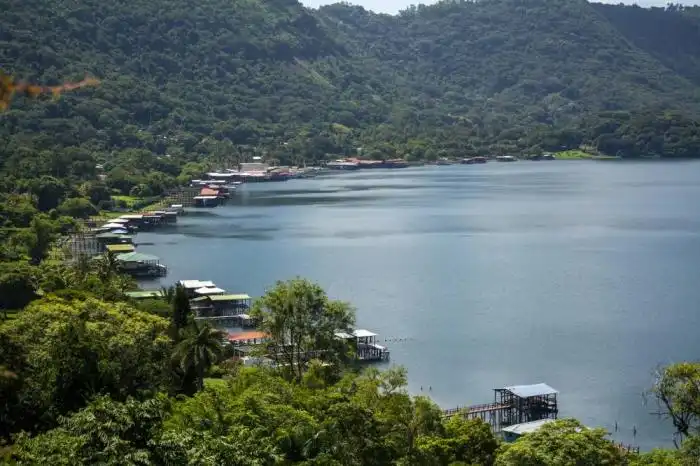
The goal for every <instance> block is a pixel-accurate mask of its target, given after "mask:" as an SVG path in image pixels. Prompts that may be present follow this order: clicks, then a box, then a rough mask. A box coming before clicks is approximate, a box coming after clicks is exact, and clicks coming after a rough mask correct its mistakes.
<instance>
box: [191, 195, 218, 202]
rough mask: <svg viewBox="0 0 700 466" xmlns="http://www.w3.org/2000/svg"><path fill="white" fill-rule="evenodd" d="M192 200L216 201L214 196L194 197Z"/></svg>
mask: <svg viewBox="0 0 700 466" xmlns="http://www.w3.org/2000/svg"><path fill="white" fill-rule="evenodd" d="M192 199H198V200H207V201H210V200H212V199H217V197H216V196H195V197H193V198H192Z"/></svg>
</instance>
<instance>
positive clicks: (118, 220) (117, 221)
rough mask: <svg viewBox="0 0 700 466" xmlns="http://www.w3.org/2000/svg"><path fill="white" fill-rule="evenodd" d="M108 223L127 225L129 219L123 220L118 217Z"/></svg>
mask: <svg viewBox="0 0 700 466" xmlns="http://www.w3.org/2000/svg"><path fill="white" fill-rule="evenodd" d="M110 223H129V219H128V218H124V217H119V218H115V219H113V220H111V221H110Z"/></svg>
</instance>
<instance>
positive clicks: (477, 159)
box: [460, 157, 488, 165]
mask: <svg viewBox="0 0 700 466" xmlns="http://www.w3.org/2000/svg"><path fill="white" fill-rule="evenodd" d="M487 161H488V160H486V157H470V158H467V159H462V160H461V162H460V163H463V164H466V165H474V164H477V163H486V162H487Z"/></svg>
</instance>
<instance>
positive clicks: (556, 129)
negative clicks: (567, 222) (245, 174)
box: [0, 0, 700, 194]
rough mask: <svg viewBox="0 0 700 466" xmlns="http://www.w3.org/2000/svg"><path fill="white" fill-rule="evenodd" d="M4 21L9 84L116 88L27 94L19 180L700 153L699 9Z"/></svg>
mask: <svg viewBox="0 0 700 466" xmlns="http://www.w3.org/2000/svg"><path fill="white" fill-rule="evenodd" d="M0 26H2V27H0V66H1V67H2V69H3V70H4V71H5V72H6V73H8V74H11V75H13V76H15V77H17V78H19V79H25V80H29V81H32V82H38V83H41V84H43V85H52V84H57V83H60V82H61V81H63V80H77V79H82V78H83V77H84V76H85V74H88V75H91V76H95V77H97V78H99V79H100V80H101V81H102V84H101V85H100V86H99V87H98V88H96V89H86V90H81V91H78V92H75V93H72V94H70V95H66V96H65V97H63V98H62V99H61V100H58V101H51V100H50V99H49V100H48V101H45V100H41V101H38V102H37V101H24V100H22V99H16V100H15V102H13V106H12V107H11V110H10V111H9V112H6V113H5V114H3V116H2V118H1V119H0V137H2V144H0V167H1V169H2V170H3V171H4V172H5V173H7V174H10V175H12V176H13V177H15V178H30V177H31V178H33V177H37V176H41V175H51V176H56V175H60V176H62V177H63V176H74V177H76V178H78V179H81V180H84V179H85V178H91V177H94V175H95V173H94V172H93V170H94V168H93V167H94V165H95V164H100V165H101V167H103V170H104V171H105V173H106V174H107V184H108V186H109V188H110V189H118V190H120V191H121V192H123V193H124V194H128V191H130V190H131V189H133V188H134V187H139V189H141V190H144V189H145V190H146V191H156V192H157V191H159V190H161V189H163V188H164V187H167V186H170V185H172V184H174V183H176V182H177V176H178V175H180V174H181V173H182V169H183V167H184V166H185V165H186V164H187V163H190V164H192V163H196V162H199V161H202V160H207V161H209V163H216V164H232V163H233V161H235V160H240V159H241V158H245V157H249V156H251V155H252V154H259V155H260V154H261V155H265V156H266V157H267V158H269V159H274V160H279V161H280V162H282V163H292V164H294V163H302V162H308V163H312V162H316V161H319V160H323V159H327V158H329V157H337V156H338V155H350V154H352V155H356V154H358V150H359V149H358V148H361V151H360V152H359V153H360V155H364V156H368V157H376V158H382V157H383V158H388V157H405V158H408V159H434V158H436V157H439V156H456V157H463V156H467V155H475V154H480V155H494V154H495V155H499V154H510V153H515V154H529V153H535V152H538V151H543V150H544V151H558V150H563V149H576V148H578V147H579V146H581V145H582V144H584V145H586V146H587V147H591V148H594V149H595V150H597V151H600V152H601V153H604V154H609V155H621V156H628V157H636V156H643V155H653V156H663V157H688V156H697V155H698V154H700V133H698V127H697V121H698V116H699V115H698V113H699V111H698V109H699V108H700V106H699V104H700V45H698V44H700V32H699V31H700V14H698V13H697V8H687V7H678V6H673V5H671V6H669V7H667V8H654V9H643V8H639V7H636V6H621V5H598V4H589V3H586V2H585V1H582V0H575V1H564V0H527V1H515V0H493V1H488V2H466V1H445V2H439V3H438V4H435V5H432V6H419V7H411V8H409V9H407V10H405V11H403V12H401V13H400V14H398V15H396V16H389V15H380V14H375V13H372V12H369V11H366V10H364V9H362V8H361V7H356V6H351V5H349V4H335V5H330V6H325V7H322V8H320V9H318V10H310V9H305V8H304V7H302V6H301V4H299V3H298V2H296V1H295V0H255V1H253V0H232V1H223V0H206V1H202V2H197V3H196V4H194V5H193V4H191V2H185V1H183V0H173V1H170V2H167V4H164V3H163V2H160V1H150V2H149V1H145V0H131V1H120V2H98V1H96V0H86V1H82V2H78V3H76V2H66V1H62V0H48V1H44V0H28V1H27V2H21V3H20V2H9V3H8V4H7V5H6V8H4V11H3V15H2V17H1V18H0ZM212 161H215V162H212ZM57 166H60V167H65V168H61V169H59V168H57ZM198 169H199V167H198V166H195V167H192V166H190V168H189V170H190V171H188V172H186V174H188V173H190V172H191V171H195V172H196V171H197V170H198ZM62 171H64V172H65V171H70V173H62ZM154 177H156V179H154Z"/></svg>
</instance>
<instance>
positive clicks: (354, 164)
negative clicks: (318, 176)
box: [326, 160, 360, 170]
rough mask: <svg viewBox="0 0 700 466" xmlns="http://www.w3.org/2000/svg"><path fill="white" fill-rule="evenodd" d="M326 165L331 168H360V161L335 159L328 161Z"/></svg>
mask: <svg viewBox="0 0 700 466" xmlns="http://www.w3.org/2000/svg"><path fill="white" fill-rule="evenodd" d="M326 167H327V168H329V169H331V170H359V169H360V164H359V163H358V162H347V161H345V160H335V161H333V162H328V163H327V164H326Z"/></svg>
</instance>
